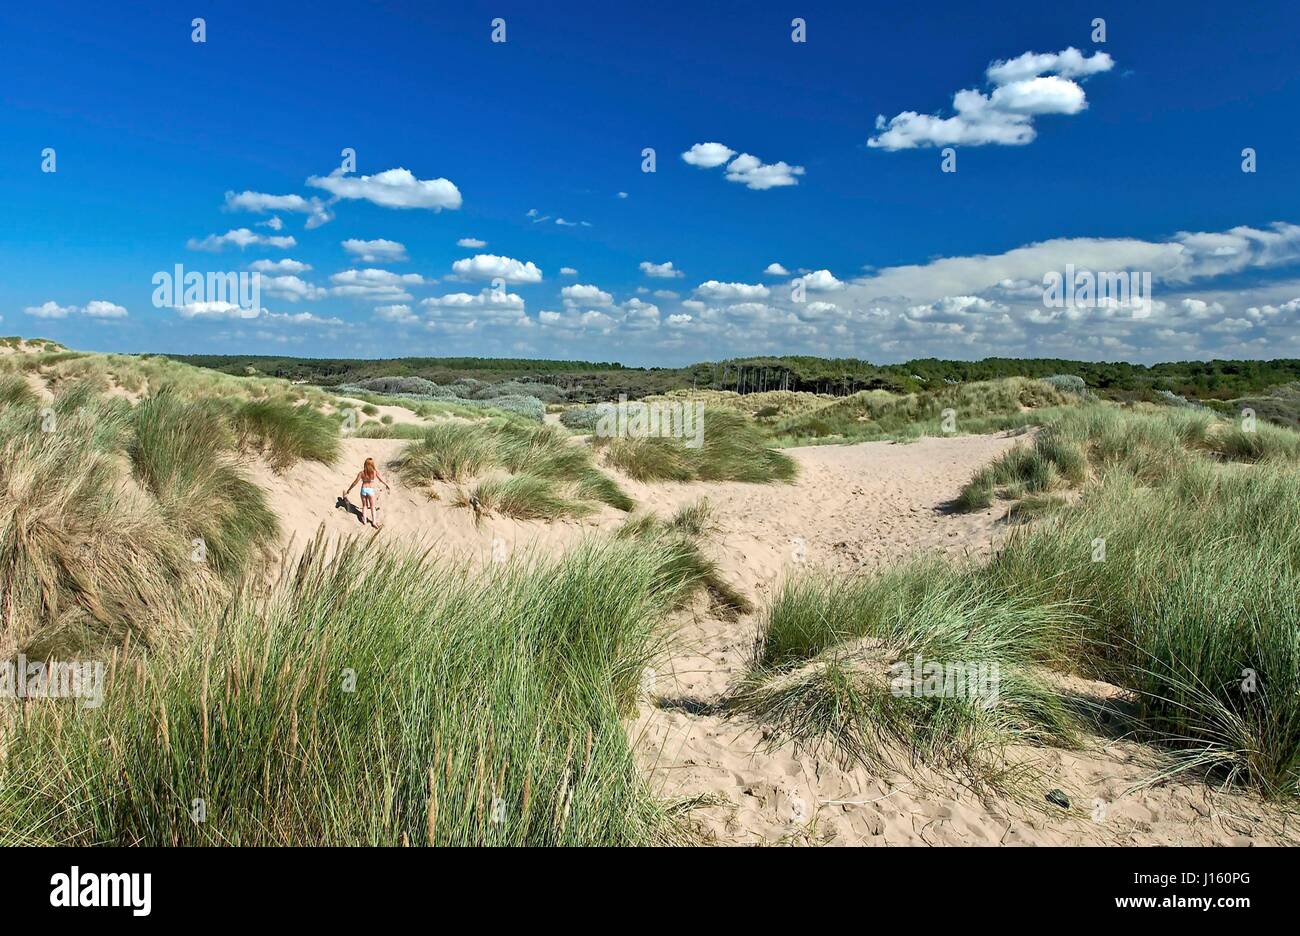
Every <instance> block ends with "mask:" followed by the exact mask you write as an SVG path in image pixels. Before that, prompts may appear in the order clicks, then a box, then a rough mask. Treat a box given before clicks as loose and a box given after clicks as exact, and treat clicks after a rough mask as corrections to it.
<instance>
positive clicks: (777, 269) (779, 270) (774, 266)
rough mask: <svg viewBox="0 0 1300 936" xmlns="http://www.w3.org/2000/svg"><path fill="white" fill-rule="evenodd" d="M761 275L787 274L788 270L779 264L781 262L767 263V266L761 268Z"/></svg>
mask: <svg viewBox="0 0 1300 936" xmlns="http://www.w3.org/2000/svg"><path fill="white" fill-rule="evenodd" d="M763 275H764V276H789V275H790V271H789V270H787V269H786V268H785V267H783V266H781V264H779V263H769V264H768V265H767V268H766V269H764V270H763Z"/></svg>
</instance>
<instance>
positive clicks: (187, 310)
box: [176, 302, 265, 319]
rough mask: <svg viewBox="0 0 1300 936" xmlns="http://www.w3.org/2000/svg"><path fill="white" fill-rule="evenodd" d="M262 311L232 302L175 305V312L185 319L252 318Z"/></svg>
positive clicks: (262, 310)
mask: <svg viewBox="0 0 1300 936" xmlns="http://www.w3.org/2000/svg"><path fill="white" fill-rule="evenodd" d="M264 311H265V310H264V309H253V308H247V309H246V308H244V307H243V306H241V305H238V304H236V303H234V302H190V303H186V304H185V305H183V306H178V307H176V312H177V314H179V315H180V317H181V318H185V319H252V318H257V317H258V316H259V315H260V314H261V313H262V312H264Z"/></svg>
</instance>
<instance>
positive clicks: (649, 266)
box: [641, 260, 682, 279]
mask: <svg viewBox="0 0 1300 936" xmlns="http://www.w3.org/2000/svg"><path fill="white" fill-rule="evenodd" d="M641 272H642V273H644V274H645V275H646V276H650V277H653V278H655V279H677V278H678V277H680V276H682V271H681V270H678V269H674V267H673V262H672V261H671V260H669V261H667V262H666V263H651V262H650V261H649V260H642V261H641Z"/></svg>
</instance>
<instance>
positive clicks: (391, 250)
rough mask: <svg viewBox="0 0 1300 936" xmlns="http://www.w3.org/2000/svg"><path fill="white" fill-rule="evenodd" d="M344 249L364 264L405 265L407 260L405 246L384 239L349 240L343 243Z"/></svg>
mask: <svg viewBox="0 0 1300 936" xmlns="http://www.w3.org/2000/svg"><path fill="white" fill-rule="evenodd" d="M343 249H344V250H346V251H347V252H348V253H349V254H351V255H352V258H353V259H354V260H360V261H361V262H362V263H403V262H405V260H406V246H405V245H404V244H399V243H398V242H397V241H391V240H384V239H383V238H382V237H381V238H378V239H377V240H357V239H356V238H348V239H347V240H345V241H344V242H343Z"/></svg>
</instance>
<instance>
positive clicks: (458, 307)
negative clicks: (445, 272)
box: [420, 289, 533, 334]
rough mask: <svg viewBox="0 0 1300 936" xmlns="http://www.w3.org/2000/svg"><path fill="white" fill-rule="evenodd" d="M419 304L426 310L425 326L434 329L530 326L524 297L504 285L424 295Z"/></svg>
mask: <svg viewBox="0 0 1300 936" xmlns="http://www.w3.org/2000/svg"><path fill="white" fill-rule="evenodd" d="M420 306H421V307H422V308H423V309H424V312H425V319H424V324H425V327H426V328H428V329H429V330H430V331H435V332H443V333H448V334H456V333H463V332H477V331H480V330H483V329H485V328H487V329H491V330H493V331H494V332H496V333H500V332H502V331H503V330H506V329H514V330H526V329H528V328H531V327H532V326H533V322H532V320H531V319H529V318H528V316H527V315H525V313H524V300H523V297H522V296H518V295H516V294H515V293H512V292H507V291H506V290H504V289H482V290H480V291H479V292H477V293H463V292H459V293H448V294H447V295H445V296H435V297H432V298H429V299H425V300H424V301H423V302H421V303H420Z"/></svg>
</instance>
